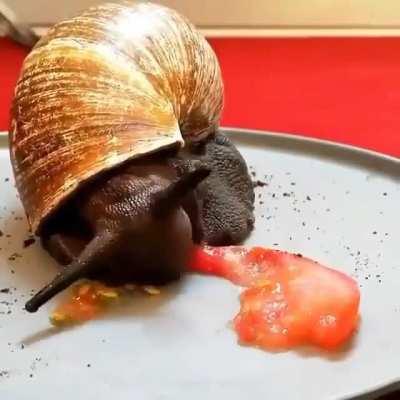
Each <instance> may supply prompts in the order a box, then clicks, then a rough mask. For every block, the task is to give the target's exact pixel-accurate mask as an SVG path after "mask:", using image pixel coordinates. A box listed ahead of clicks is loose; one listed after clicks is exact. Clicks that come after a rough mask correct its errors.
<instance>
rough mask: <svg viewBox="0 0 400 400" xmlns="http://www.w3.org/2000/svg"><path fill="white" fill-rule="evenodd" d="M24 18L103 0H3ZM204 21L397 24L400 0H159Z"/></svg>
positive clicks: (51, 16)
mask: <svg viewBox="0 0 400 400" xmlns="http://www.w3.org/2000/svg"><path fill="white" fill-rule="evenodd" d="M3 1H4V2H5V3H6V4H7V5H8V6H10V7H11V8H13V9H14V10H15V11H16V13H17V14H18V15H19V16H20V17H21V19H22V20H24V21H26V22H28V23H31V24H39V25H43V24H47V23H53V22H55V21H57V20H60V19H63V18H65V17H68V16H71V15H73V14H74V13H76V12H78V11H79V10H80V9H83V8H86V7H88V6H90V5H94V4H97V3H100V2H102V0H3ZM114 1H115V0H114ZM158 2H160V3H163V4H167V5H170V6H172V7H174V8H176V9H178V10H180V11H181V12H183V13H184V14H186V15H187V16H188V17H189V18H190V19H191V20H192V21H193V22H194V23H196V24H198V25H200V26H211V27H214V26H217V27H219V26H233V27H237V26H243V27H255V26H262V27H265V26H280V27H285V26H292V27H293V26H297V27H338V26H339V27H340V26H347V27H354V26H359V27H360V26H361V27H399V26H400V0H159V1H158Z"/></svg>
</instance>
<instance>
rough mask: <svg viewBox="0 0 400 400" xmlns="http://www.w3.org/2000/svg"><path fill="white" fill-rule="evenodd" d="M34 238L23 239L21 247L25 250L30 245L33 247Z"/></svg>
mask: <svg viewBox="0 0 400 400" xmlns="http://www.w3.org/2000/svg"><path fill="white" fill-rule="evenodd" d="M35 241H36V240H35V238H33V237H32V238H29V239H25V240H24V244H23V246H24V249H25V248H27V247H29V246H31V245H33V244H34V243H35Z"/></svg>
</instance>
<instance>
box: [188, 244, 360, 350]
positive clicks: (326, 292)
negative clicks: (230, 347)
mask: <svg viewBox="0 0 400 400" xmlns="http://www.w3.org/2000/svg"><path fill="white" fill-rule="evenodd" d="M190 267H191V269H192V270H194V271H198V272H203V273H208V274H213V275H217V276H221V277H224V278H226V279H229V280H230V281H232V282H233V283H235V284H238V285H240V286H245V287H248V289H246V290H245V291H244V292H243V293H242V294H241V297H240V303H241V308H240V311H239V313H238V315H237V316H236V317H235V319H234V328H235V330H236V333H237V335H238V337H239V340H240V341H241V342H242V343H245V344H251V345H255V346H260V347H263V348H265V349H275V350H277V349H288V348H291V347H296V346H299V345H306V344H311V345H315V346H318V347H321V348H324V349H336V348H338V347H340V346H342V345H343V344H344V343H345V342H347V341H348V340H349V338H350V337H351V336H352V334H353V333H354V331H355V329H356V327H357V323H358V319H359V318H358V315H359V314H358V312H359V311H358V310H359V303H360V292H359V289H358V286H357V283H356V282H355V281H354V280H353V279H351V278H350V277H348V276H347V275H345V274H343V273H341V272H338V271H335V270H333V269H331V268H328V267H324V266H323V265H321V264H319V263H317V262H315V261H313V260H310V259H308V258H305V257H302V256H301V255H295V254H290V253H287V252H282V251H278V250H270V249H265V248H262V247H254V248H251V249H248V248H246V247H243V246H228V247H217V248H213V247H207V246H206V247H203V248H201V247H197V248H196V249H195V250H194V253H193V257H192V260H191V265H190Z"/></svg>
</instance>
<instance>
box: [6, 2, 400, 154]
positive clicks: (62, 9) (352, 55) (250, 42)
mask: <svg viewBox="0 0 400 400" xmlns="http://www.w3.org/2000/svg"><path fill="white" fill-rule="evenodd" d="M114 1H115V0H114ZM155 2H158V3H162V4H164V5H167V6H170V7H173V8H176V9H177V10H179V11H180V12H182V13H183V14H185V15H186V16H187V17H188V18H189V19H190V20H191V21H192V22H194V23H195V24H196V25H197V26H198V28H199V29H200V30H201V31H202V33H203V34H204V35H205V36H206V37H207V39H208V41H209V42H210V44H211V46H212V47H213V48H214V50H215V52H216V54H217V56H218V58H219V61H220V65H221V68H222V73H223V77H224V81H225V95H226V101H225V108H224V114H223V120H222V124H223V125H226V126H234V127H241V128H251V129H262V130H268V131H278V132H288V133H293V134H301V135H305V136H312V137H316V138H321V139H327V140H333V141H337V142H341V143H347V144H351V145H356V146H361V147H364V148H368V149H371V150H375V151H379V152H383V153H386V154H390V155H394V156H400V135H399V132H400V113H399V107H400V74H399V71H400V1H399V0H379V1H378V0H279V1H278V0H247V1H244V0H230V1H225V0H202V1H197V0H162V1H155ZM98 3H101V0H57V1H54V0H35V1H31V0H29V1H28V0H0V12H3V14H4V15H6V16H8V19H9V20H12V22H13V24H14V25H17V26H19V27H21V29H22V30H23V29H26V27H28V28H29V29H31V28H32V29H33V30H34V32H36V33H37V34H39V35H41V34H43V33H44V32H45V31H46V29H47V27H48V26H50V25H52V24H54V23H55V22H57V21H60V20H62V19H65V18H67V17H71V16H73V15H74V14H76V13H78V12H79V11H81V10H83V9H85V8H87V7H89V6H92V5H95V4H98ZM0 28H1V23H0ZM9 28H10V27H9V25H7V24H6V23H4V22H3V24H2V29H0V59H1V61H2V62H1V63H0V87H1V91H0V131H1V130H3V131H5V130H7V129H8V114H9V107H10V103H11V98H12V93H13V88H14V86H15V82H16V80H17V78H18V73H19V70H20V67H21V64H22V62H23V59H24V57H25V56H26V54H27V52H28V51H29V48H28V47H26V46H21V45H18V44H17V43H15V41H13V40H11V39H10V38H6V37H5V36H6V35H7V34H10V29H9ZM25 32H26V31H25ZM14 33H15V32H14ZM1 36H3V37H1ZM9 36H10V35H9ZM11 36H15V35H11Z"/></svg>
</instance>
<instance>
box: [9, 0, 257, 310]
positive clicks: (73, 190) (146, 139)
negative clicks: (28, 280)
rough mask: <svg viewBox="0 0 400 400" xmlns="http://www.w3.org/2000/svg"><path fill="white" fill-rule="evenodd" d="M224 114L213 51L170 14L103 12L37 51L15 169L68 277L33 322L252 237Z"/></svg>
mask: <svg viewBox="0 0 400 400" xmlns="http://www.w3.org/2000/svg"><path fill="white" fill-rule="evenodd" d="M222 106H223V83H222V78H221V72H220V68H219V64H218V61H217V59H216V56H215V54H214V52H213V51H212V49H211V47H210V46H209V45H208V43H207V41H206V40H205V39H204V38H203V37H202V36H201V35H200V33H199V32H198V31H196V29H195V28H194V27H193V26H192V25H191V24H190V22H188V21H187V20H186V19H185V18H184V17H183V16H181V15H180V14H178V13H177V12H176V11H174V10H171V9H169V8H166V7H164V6H160V5H155V4H151V3H131V4H128V3H125V4H113V3H107V4H104V5H99V6H96V7H92V8H90V9H88V10H87V11H85V12H83V13H82V14H81V15H79V16H77V17H74V18H72V19H70V20H67V21H64V22H61V23H59V24H57V25H55V26H54V27H53V28H51V29H50V30H49V32H48V33H47V34H46V35H45V36H44V37H43V38H41V39H40V40H39V42H38V43H37V44H36V45H35V46H34V48H33V49H32V51H31V52H30V53H29V54H28V56H27V58H26V59H25V61H24V64H23V67H22V71H21V74H20V77H19V80H18V82H17V86H16V89H15V96H14V100H13V104H12V110H11V128H10V135H9V138H10V139H9V140H10V158H11V163H12V166H13V171H14V176H15V182H16V187H17V189H18V192H19V194H20V199H21V201H22V204H23V207H24V209H25V213H26V215H27V219H28V222H29V224H30V227H31V229H32V231H33V232H34V233H35V234H36V235H38V236H39V237H40V239H41V244H42V246H43V248H44V249H45V250H46V251H47V252H48V253H49V254H50V255H51V256H52V257H53V258H55V259H56V260H57V261H58V262H59V263H60V264H61V265H63V266H64V268H62V270H61V272H59V273H58V274H57V275H56V277H55V278H54V279H53V281H51V282H50V283H49V284H48V285H46V286H45V287H44V288H43V289H42V290H40V291H39V292H38V293H36V294H35V295H34V296H33V297H32V299H30V300H29V301H28V302H27V303H26V306H25V308H26V310H27V311H29V312H35V311H36V310H37V309H38V308H39V307H40V306H41V305H43V304H44V303H45V302H46V301H48V300H49V299H51V298H52V297H53V296H55V295H56V294H57V293H59V292H60V291H62V290H64V289H65V288H67V287H68V286H69V285H71V284H72V283H73V282H75V281H77V280H78V279H80V278H83V277H89V278H90V277H96V278H98V279H102V280H104V281H106V282H113V283H118V282H119V283H120V282H130V281H134V282H140V283H147V284H163V283H167V282H170V281H171V280H175V279H178V278H179V277H180V276H181V274H182V272H183V271H184V269H185V266H186V263H187V261H188V257H189V254H190V249H191V247H192V246H193V243H203V244H209V245H227V244H236V243H240V242H242V241H243V240H244V239H245V238H246V237H247V236H248V234H249V233H250V231H251V230H252V228H253V224H254V216H253V204H254V192H253V187H252V182H251V179H250V177H249V174H248V170H247V166H246V163H245V161H244V159H243V157H242V156H241V155H240V153H239V152H238V150H237V149H236V148H235V146H234V145H233V144H232V143H231V141H230V140H229V138H228V137H226V136H225V135H224V134H222V133H221V132H220V131H219V120H220V115H221V110H222Z"/></svg>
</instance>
